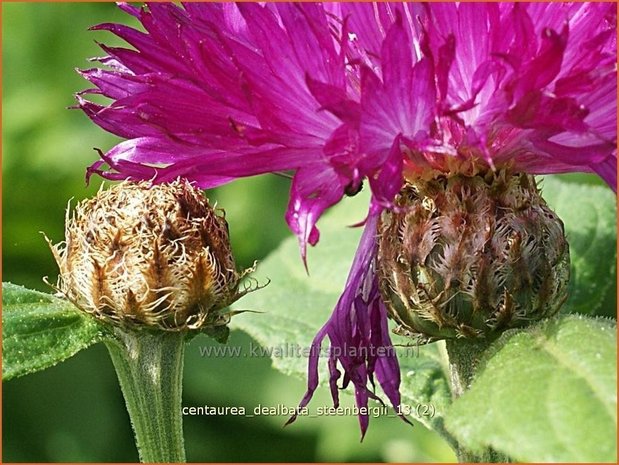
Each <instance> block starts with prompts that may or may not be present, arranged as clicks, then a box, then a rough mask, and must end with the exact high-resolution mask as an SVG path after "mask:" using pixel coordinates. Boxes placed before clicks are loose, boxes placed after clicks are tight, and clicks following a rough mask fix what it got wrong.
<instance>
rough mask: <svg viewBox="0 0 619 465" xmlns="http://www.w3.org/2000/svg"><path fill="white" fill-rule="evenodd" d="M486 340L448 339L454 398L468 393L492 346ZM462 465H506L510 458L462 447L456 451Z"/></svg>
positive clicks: (491, 451) (496, 453) (489, 451)
mask: <svg viewBox="0 0 619 465" xmlns="http://www.w3.org/2000/svg"><path fill="white" fill-rule="evenodd" d="M490 342H491V341H488V340H486V339H481V340H467V339H447V340H446V341H445V346H446V348H447V355H448V356H449V374H450V378H451V392H452V394H453V396H454V398H456V399H457V398H458V397H460V396H461V395H462V394H463V393H464V392H465V391H467V390H468V389H469V388H470V387H471V384H472V382H473V379H474V377H475V373H476V372H477V369H478V368H479V362H480V360H481V357H482V355H483V354H484V352H485V351H486V350H487V349H488V347H489V346H490ZM456 455H457V456H458V461H459V462H460V463H504V462H509V458H508V457H506V456H504V455H502V454H500V453H498V452H496V451H494V450H492V449H486V450H485V451H483V452H481V453H473V452H471V451H469V450H467V449H465V448H463V447H461V446H458V448H457V450H456Z"/></svg>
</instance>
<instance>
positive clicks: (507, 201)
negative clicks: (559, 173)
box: [378, 171, 569, 342]
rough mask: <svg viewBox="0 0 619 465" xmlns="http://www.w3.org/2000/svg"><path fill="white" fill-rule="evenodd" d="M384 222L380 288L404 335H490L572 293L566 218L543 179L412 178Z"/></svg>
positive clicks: (548, 310) (547, 312)
mask: <svg viewBox="0 0 619 465" xmlns="http://www.w3.org/2000/svg"><path fill="white" fill-rule="evenodd" d="M396 206H397V208H396V209H394V211H389V212H385V213H384V214H383V215H382V217H381V221H380V224H379V254H378V268H379V276H380V283H381V293H382V296H383V298H384V300H385V302H386V303H387V307H388V311H389V314H390V317H391V318H392V319H394V320H395V321H396V322H397V323H398V325H399V326H398V328H397V329H396V332H399V333H401V334H405V335H408V336H411V337H416V338H418V339H419V340H420V341H421V342H431V341H434V340H439V339H446V338H453V337H469V338H476V337H489V336H492V335H493V334H499V333H500V332H501V331H504V330H506V329H509V328H514V327H521V326H525V325H528V324H530V323H531V322H534V321H537V320H540V319H542V318H546V317H549V316H551V315H554V314H555V313H557V312H558V311H559V308H560V307H561V305H562V304H563V302H564V301H565V300H566V298H567V283H568V280H569V248H568V244H567V242H566V240H565V234H564V229H563V223H562V222H561V220H560V219H559V218H558V217H557V215H556V214H555V213H554V212H553V211H552V210H551V209H550V208H548V206H547V205H546V202H545V201H544V199H543V198H542V197H541V195H540V191H539V190H538V188H537V186H536V184H535V179H534V178H533V177H532V176H529V175H526V174H512V173H509V172H506V171H502V172H499V173H496V174H494V173H488V174H486V175H475V176H464V175H454V176H450V177H446V176H438V177H436V178H435V179H432V180H419V181H416V182H414V183H410V184H407V185H406V186H405V187H404V188H403V190H402V191H401V192H400V194H399V196H398V197H397V199H396Z"/></svg>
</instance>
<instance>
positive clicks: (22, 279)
mask: <svg viewBox="0 0 619 465" xmlns="http://www.w3.org/2000/svg"><path fill="white" fill-rule="evenodd" d="M131 20H132V18H130V17H129V16H127V15H125V14H123V13H122V12H121V11H119V10H118V9H117V8H116V7H115V6H114V5H113V4H109V3H108V4H105V3H97V4H95V3H80V4H67V3H62V4H60V3H58V4H54V3H51V4H42V3H38V4H37V3H29V4H25V3H10V4H6V3H4V4H2V43H3V49H2V60H3V62H2V64H3V70H4V71H3V79H2V81H3V83H2V86H3V87H2V92H3V105H2V121H3V134H2V153H3V160H2V161H3V163H2V165H3V166H2V169H3V173H2V175H3V181H4V182H3V183H2V189H3V192H2V193H3V205H2V206H3V235H2V248H3V280H4V281H11V282H13V283H17V284H21V285H24V286H26V287H29V288H33V289H39V290H44V291H50V289H49V288H48V287H47V286H46V285H45V284H44V283H43V282H42V277H43V276H49V277H50V278H51V280H52V281H53V280H54V279H55V276H56V274H57V269H56V266H55V263H54V260H53V258H52V255H51V253H50V251H49V250H48V248H47V245H46V243H45V241H44V239H43V237H42V235H41V234H40V233H39V231H44V232H45V233H46V234H47V235H48V236H49V237H50V238H51V239H52V240H53V241H55V242H57V241H59V240H61V239H62V238H63V223H64V214H65V209H66V206H67V202H68V200H69V199H71V198H73V199H74V200H73V203H75V202H76V201H77V200H79V199H81V198H84V197H86V196H90V195H92V194H93V193H94V191H96V189H98V187H99V184H100V180H99V179H93V181H92V183H91V185H90V186H89V187H86V186H85V183H84V173H85V168H86V166H87V165H89V164H90V163H92V162H94V161H95V160H96V159H97V156H96V154H95V152H94V151H93V147H98V148H101V149H103V150H107V149H109V148H110V147H112V146H113V145H114V143H115V141H116V139H115V138H114V137H112V136H110V135H109V134H106V133H104V131H103V130H101V129H100V128H98V127H96V126H95V125H94V124H92V123H90V121H89V120H88V119H87V118H86V117H85V116H84V115H83V114H82V113H81V112H80V111H77V110H68V109H67V107H69V106H71V105H72V104H73V103H74V100H73V93H75V92H77V91H79V90H82V89H84V88H86V87H87V84H88V83H87V82H86V81H85V80H83V79H82V78H81V77H79V76H78V75H77V73H76V72H75V71H74V68H76V67H79V68H86V67H89V66H91V64H89V63H88V62H87V58H88V57H92V56H100V55H102V54H103V52H102V51H101V50H100V49H99V48H98V46H97V45H96V43H95V41H102V42H103V41H104V42H105V43H108V44H110V43H112V44H113V43H118V42H117V41H116V40H114V38H113V37H112V36H111V35H110V34H106V33H102V32H89V31H88V30H87V29H88V27H89V26H91V25H94V24H97V23H100V22H115V21H119V22H124V23H131ZM288 187H289V185H288V181H287V180H286V179H282V178H278V177H276V176H265V177H257V178H253V179H248V180H241V181H237V182H235V183H233V184H232V185H228V186H225V187H223V188H221V189H218V190H217V191H216V192H209V194H208V195H209V198H211V199H214V200H217V201H218V202H219V205H220V206H222V207H224V208H225V209H226V211H227V219H228V221H229V223H230V230H231V234H232V246H233V249H234V251H235V253H236V257H237V260H238V262H239V266H248V265H250V264H251V263H252V262H253V261H254V260H255V259H261V258H263V257H265V256H266V255H267V254H268V253H269V251H271V250H272V249H274V248H275V247H276V246H277V245H278V243H279V242H280V241H281V240H282V239H283V238H284V237H288V236H289V234H290V232H289V231H288V229H287V227H286V224H285V222H284V219H283V218H284V211H285V208H286V203H287V197H288ZM351 258H352V257H351ZM310 259H311V255H310ZM249 343H250V338H249V337H248V336H247V335H245V334H244V333H241V332H233V333H232V335H231V339H230V344H233V345H242V346H244V347H245V348H246V347H247V346H248V345H249ZM205 344H212V343H211V342H210V341H209V340H208V339H206V338H205V337H202V336H200V337H199V338H197V339H196V340H194V341H193V342H192V343H191V345H190V346H189V347H188V348H187V356H186V369H185V381H184V405H186V406H201V405H204V404H208V405H214V406H245V407H246V408H247V409H248V410H252V409H253V408H254V407H255V406H257V405H258V404H262V405H264V406H274V405H277V404H284V405H287V406H290V407H292V406H294V405H296V404H297V402H298V401H299V400H300V398H301V396H302V394H303V393H304V391H305V384H304V382H303V381H302V380H298V379H292V378H288V377H286V376H284V375H282V374H280V373H278V372H276V371H275V370H273V369H272V368H271V366H270V361H269V360H268V359H266V358H261V359H258V358H251V359H250V358H221V357H220V358H216V359H205V358H201V357H200V355H199V352H198V347H199V346H200V345H205ZM2 390H3V396H2V402H3V418H2V422H3V438H2V440H3V447H2V449H3V457H2V458H3V461H4V462H20V461H27V462H48V461H62V462H88V461H96V462H106V461H116V462H126V461H129V462H130V461H136V460H137V452H136V450H135V446H134V445H133V440H132V433H131V428H130V424H129V418H128V416H127V413H126V411H125V409H124V403H123V399H122V396H121V393H120V389H119V387H118V384H117V381H116V376H115V373H114V371H113V368H112V364H111V362H110V360H109V357H108V355H107V353H106V350H105V349H104V347H103V346H102V345H96V346H94V347H92V348H90V349H88V350H86V351H83V352H81V353H79V354H78V355H77V356H75V357H73V358H72V359H70V360H68V361H66V362H64V363H62V364H60V365H58V366H56V367H54V368H51V369H48V370H45V371H43V372H40V373H37V374H34V375H30V376H26V377H24V378H19V379H15V380H12V381H10V382H7V383H3V386H2ZM313 402H314V403H315V404H316V405H330V398H329V395H328V393H327V389H324V388H322V389H321V390H320V392H319V393H318V395H317V396H316V397H315V399H314V401H313ZM285 420H286V417H256V418H242V417H232V416H228V417H208V416H195V417H185V437H186V448H187V455H188V460H189V461H236V462H243V461H254V462H255V461H390V462H414V461H452V460H454V456H453V454H452V453H451V451H450V449H449V448H448V446H447V445H446V444H445V443H444V442H443V441H442V440H441V439H440V438H439V437H438V436H437V435H435V434H434V433H432V432H429V431H427V430H425V429H424V428H423V427H422V426H420V425H418V424H417V425H416V426H415V427H414V428H413V429H411V428H410V427H409V426H407V425H405V424H404V423H403V422H401V421H399V420H397V419H394V418H378V419H374V420H372V422H371V425H370V430H369V433H368V435H367V437H366V439H365V441H364V442H363V443H359V429H358V424H357V420H356V418H353V417H329V418H321V419H300V420H299V421H297V423H295V424H294V425H292V426H290V427H287V428H282V425H283V423H284V422H285Z"/></svg>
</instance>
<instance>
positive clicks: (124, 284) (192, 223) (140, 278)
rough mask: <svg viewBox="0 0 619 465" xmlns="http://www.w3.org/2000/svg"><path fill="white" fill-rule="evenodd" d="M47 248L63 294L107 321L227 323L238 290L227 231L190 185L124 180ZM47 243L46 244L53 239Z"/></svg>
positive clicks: (176, 325) (174, 326) (82, 208)
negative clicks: (60, 239)
mask: <svg viewBox="0 0 619 465" xmlns="http://www.w3.org/2000/svg"><path fill="white" fill-rule="evenodd" d="M65 228H66V229H65V241H64V242H61V243H60V244H57V245H52V244H51V242H50V247H51V249H52V252H53V253H54V257H55V259H56V262H57V263H58V266H59V268H60V276H59V278H58V286H57V288H58V290H59V291H60V292H61V293H62V294H63V295H64V296H65V297H66V298H67V299H69V300H70V301H72V302H73V303H74V304H75V305H76V306H77V307H79V308H80V309H82V310H83V311H85V312H88V313H90V314H92V315H94V316H95V317H97V318H100V319H102V320H106V321H110V322H113V323H115V324H120V325H133V324H135V325H140V326H145V327H152V328H157V329H162V330H184V329H200V328H203V327H205V328H208V327H214V326H219V325H225V324H226V323H227V322H228V320H229V314H225V313H222V312H221V310H223V309H224V308H226V307H227V306H229V305H230V304H231V303H232V302H234V301H235V300H237V299H238V298H239V297H241V296H242V295H244V294H245V293H246V292H248V289H243V290H239V283H240V280H241V278H242V277H243V276H245V274H246V273H248V272H249V271H251V270H246V271H244V272H242V273H240V274H239V273H238V272H237V271H236V266H235V263H234V257H233V255H232V251H231V250H230V242H229V238H228V225H227V223H226V220H225V219H224V217H223V214H221V210H220V211H219V213H218V212H217V211H215V210H213V208H211V206H210V205H209V203H208V201H207V200H206V199H205V198H204V196H203V195H202V192H201V191H200V190H199V189H196V188H194V187H193V186H191V185H190V184H189V183H188V182H186V181H175V182H173V183H169V184H156V185H151V184H150V183H148V182H139V183H132V182H127V181H125V182H122V183H120V184H118V185H115V186H113V187H112V188H110V189H107V190H100V191H99V192H98V194H97V195H96V197H94V198H92V199H87V200H84V201H83V202H80V203H79V204H78V205H77V207H76V208H75V211H74V213H73V215H72V216H71V217H69V212H68V211H67V220H66V226H65ZM48 242H49V240H48Z"/></svg>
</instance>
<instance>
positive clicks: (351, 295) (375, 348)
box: [288, 215, 400, 438]
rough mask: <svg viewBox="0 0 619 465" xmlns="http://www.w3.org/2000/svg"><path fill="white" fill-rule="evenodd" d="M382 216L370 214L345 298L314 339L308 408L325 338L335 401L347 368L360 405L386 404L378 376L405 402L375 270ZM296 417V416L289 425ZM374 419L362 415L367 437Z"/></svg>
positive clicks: (347, 378)
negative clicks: (374, 387) (376, 389)
mask: <svg viewBox="0 0 619 465" xmlns="http://www.w3.org/2000/svg"><path fill="white" fill-rule="evenodd" d="M377 221H378V215H370V216H369V217H368V220H367V222H366V225H365V229H364V231H363V235H362V236H361V240H360V242H359V247H358V249H357V253H356V255H355V259H354V261H353V264H352V267H351V270H350V274H349V276H348V280H347V282H346V288H345V290H344V293H343V294H342V296H341V297H340V299H339V301H338V303H337V305H336V307H335V310H334V311H333V314H332V315H331V318H330V319H329V321H327V323H326V324H325V325H324V326H323V327H322V329H321V330H320V331H319V333H318V335H317V336H316V338H315V339H314V341H313V343H312V347H311V348H312V350H311V351H310V354H311V355H310V358H309V361H308V386H307V392H306V393H305V395H304V397H303V399H302V400H301V403H300V404H299V406H300V407H305V406H307V404H308V403H309V401H310V400H311V398H312V396H313V394H314V391H315V390H316V388H317V387H318V360H319V353H320V351H319V350H314V349H319V348H320V346H321V343H322V341H323V339H324V338H325V336H328V338H329V341H330V354H332V355H331V357H330V359H329V370H330V373H331V375H330V380H329V382H330V385H331V393H332V396H333V401H334V403H335V404H336V405H337V403H338V396H337V394H336V392H337V391H336V390H335V388H334V386H336V383H337V380H338V379H339V378H340V375H341V373H340V372H339V371H338V370H337V368H336V363H339V364H340V365H341V366H342V368H343V369H344V379H343V387H345V386H346V385H347V384H348V382H350V383H352V384H353V385H354V389H355V402H356V404H357V406H358V407H359V408H363V407H365V408H367V406H368V401H369V399H375V400H377V401H379V402H382V401H381V400H380V398H379V397H377V396H376V394H374V392H373V391H372V390H371V389H370V388H371V387H372V385H373V379H374V374H375V373H376V378H377V380H378V382H379V384H380V385H381V387H382V388H383V390H384V391H385V393H386V394H387V397H388V398H389V400H390V401H391V403H392V405H393V406H394V407H397V406H398V405H399V403H400V397H399V393H398V389H399V384H400V374H399V366H398V362H397V358H396V355H395V349H394V348H393V345H392V343H391V340H390V338H389V332H388V330H387V314H386V311H385V308H384V306H383V304H382V302H381V300H380V293H379V292H378V279H377V276H376V274H375V270H374V261H375V257H376V241H375V236H376V224H377ZM295 419H296V416H293V417H292V418H291V419H290V420H289V421H288V423H291V422H292V421H294V420H295ZM368 421H369V417H368V416H367V415H360V417H359V424H360V426H361V434H362V438H363V436H364V435H365V433H366V431H367V427H368Z"/></svg>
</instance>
